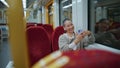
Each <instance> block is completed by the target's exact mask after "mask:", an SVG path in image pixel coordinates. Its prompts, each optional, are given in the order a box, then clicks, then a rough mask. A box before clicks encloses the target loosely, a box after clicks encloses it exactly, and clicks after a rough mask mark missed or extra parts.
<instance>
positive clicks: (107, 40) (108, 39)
mask: <svg viewBox="0 0 120 68" xmlns="http://www.w3.org/2000/svg"><path fill="white" fill-rule="evenodd" d="M108 28H109V20H107V19H101V20H100V21H99V25H98V31H97V33H96V34H95V39H96V43H100V44H103V45H107V46H110V47H113V48H117V49H120V46H119V45H120V40H117V39H116V37H115V35H114V34H113V33H112V32H113V30H109V31H108Z"/></svg>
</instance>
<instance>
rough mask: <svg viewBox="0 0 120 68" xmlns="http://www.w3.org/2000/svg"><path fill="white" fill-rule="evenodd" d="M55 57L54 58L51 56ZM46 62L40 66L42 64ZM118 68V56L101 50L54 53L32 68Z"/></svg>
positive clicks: (119, 57) (119, 62) (119, 66)
mask: <svg viewBox="0 0 120 68" xmlns="http://www.w3.org/2000/svg"><path fill="white" fill-rule="evenodd" d="M53 55H54V56H56V57H55V58H53V57H51V56H53ZM47 59H51V60H50V61H49V62H46V64H45V65H43V66H42V63H40V62H42V61H43V60H44V61H48V60H47ZM51 67H53V68H120V54H115V53H112V52H107V51H102V50H80V51H67V52H60V51H56V52H53V53H52V54H50V55H48V56H47V57H45V58H43V59H42V60H40V61H39V62H38V63H37V64H36V65H35V66H33V68H51Z"/></svg>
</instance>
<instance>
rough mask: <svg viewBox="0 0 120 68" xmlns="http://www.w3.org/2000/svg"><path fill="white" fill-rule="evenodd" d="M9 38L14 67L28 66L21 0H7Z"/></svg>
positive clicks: (23, 67) (26, 67) (22, 67)
mask: <svg viewBox="0 0 120 68" xmlns="http://www.w3.org/2000/svg"><path fill="white" fill-rule="evenodd" d="M7 2H8V4H9V7H8V9H7V17H8V18H7V19H8V27H9V35H10V37H9V39H10V48H11V52H12V57H13V61H14V67H15V68H29V60H28V50H27V45H26V44H27V43H26V33H25V28H26V26H25V21H24V11H23V6H22V0H7Z"/></svg>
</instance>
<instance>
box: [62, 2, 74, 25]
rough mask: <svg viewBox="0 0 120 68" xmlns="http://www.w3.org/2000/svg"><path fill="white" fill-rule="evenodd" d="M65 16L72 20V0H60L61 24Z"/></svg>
mask: <svg viewBox="0 0 120 68" xmlns="http://www.w3.org/2000/svg"><path fill="white" fill-rule="evenodd" d="M65 18H69V19H71V20H72V0H60V19H61V25H62V21H63V20H64V19H65Z"/></svg>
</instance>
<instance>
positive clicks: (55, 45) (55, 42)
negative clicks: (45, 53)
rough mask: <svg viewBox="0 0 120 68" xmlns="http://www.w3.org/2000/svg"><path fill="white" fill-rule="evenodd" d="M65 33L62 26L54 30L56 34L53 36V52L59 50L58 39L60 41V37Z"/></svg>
mask: <svg viewBox="0 0 120 68" xmlns="http://www.w3.org/2000/svg"><path fill="white" fill-rule="evenodd" d="M63 33H64V29H63V27H62V26H59V27H57V28H56V29H55V30H54V32H53V34H52V50H53V51H56V50H58V49H59V47H58V39H59V36H60V35H61V34H63Z"/></svg>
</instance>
